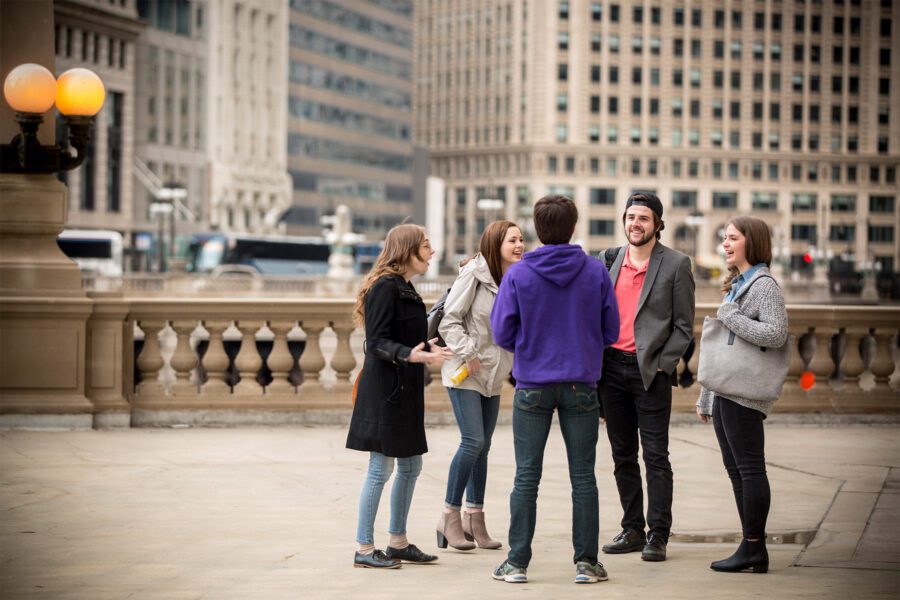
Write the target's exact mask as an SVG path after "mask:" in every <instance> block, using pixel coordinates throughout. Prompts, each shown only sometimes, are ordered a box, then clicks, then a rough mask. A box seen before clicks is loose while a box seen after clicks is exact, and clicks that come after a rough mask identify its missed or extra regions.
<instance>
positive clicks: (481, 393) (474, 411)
mask: <svg viewBox="0 0 900 600" xmlns="http://www.w3.org/2000/svg"><path fill="white" fill-rule="evenodd" d="M479 249H480V252H479V253H478V254H476V255H475V256H474V257H473V258H471V259H469V260H467V261H465V262H464V263H463V264H462V266H461V267H462V268H461V270H460V273H459V277H458V278H457V279H456V281H455V282H454V283H453V287H452V288H451V289H450V294H449V296H447V301H446V303H445V304H444V318H443V319H442V321H441V325H440V327H439V329H438V330H439V332H440V334H441V336H442V337H443V338H444V340H445V342H446V343H447V347H448V348H449V349H450V350H451V351H452V352H453V354H454V357H453V358H452V359H448V360H447V362H445V363H444V366H443V368H442V369H441V378H442V380H443V384H444V386H446V387H447V390H448V393H449V394H450V402H451V404H452V405H453V413H454V415H455V416H456V422H457V424H458V425H459V431H460V434H461V440H460V444H459V448H458V449H457V451H456V455H455V456H454V457H453V461H452V462H451V463H450V473H449V476H448V480H447V495H446V497H445V500H444V512H443V513H442V514H441V519H440V521H439V522H438V525H437V541H438V546H439V547H441V548H446V547H447V545H448V544H449V545H450V546H452V547H454V548H456V549H458V550H471V549H473V548H475V544H474V543H472V540H474V541H476V542H477V543H478V546H479V547H481V548H491V549H497V548H500V547H501V546H502V544H501V543H500V542H498V541H497V540H494V539H492V538H491V537H490V535H488V532H487V527H486V526H485V521H484V511H483V507H484V493H485V487H486V482H487V457H488V451H489V450H490V447H491V436H492V435H493V433H494V426H495V425H496V423H497V413H498V412H499V410H500V390H501V388H502V387H503V381H504V380H505V379H506V378H507V377H508V376H509V372H510V370H511V369H512V354H511V353H509V352H507V351H506V350H504V349H502V348H500V347H499V346H497V345H496V344H495V343H494V338H493V335H492V334H491V309H493V307H494V299H495V298H496V297H497V290H498V288H499V285H500V280H501V278H502V277H503V274H504V273H505V272H506V270H507V269H508V268H509V267H510V266H511V265H512V264H513V263H516V262H518V261H519V260H521V258H522V253H523V252H524V250H525V245H524V240H523V238H522V232H521V231H520V230H519V228H518V227H517V226H516V224H515V223H512V222H510V221H494V222H493V223H491V224H490V225H488V226H487V228H486V229H485V230H484V233H483V234H482V236H481V243H480V248H479ZM466 371H467V372H468V374H467V375H463V373H465V372H466ZM463 492H465V494H466V512H465V513H464V515H461V514H460V509H461V508H462V496H463Z"/></svg>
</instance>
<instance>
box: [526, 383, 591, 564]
mask: <svg viewBox="0 0 900 600" xmlns="http://www.w3.org/2000/svg"><path fill="white" fill-rule="evenodd" d="M554 409H555V410H557V411H558V413H559V428H560V430H561V431H562V435H563V440H564V441H565V444H566V456H567V458H568V460H569V481H570V482H571V483H572V546H573V548H574V550H575V556H574V559H575V562H578V561H580V560H588V561H593V562H596V561H597V545H598V543H597V539H598V537H599V535H600V515H599V511H600V507H599V501H598V498H597V479H596V477H595V475H594V466H595V462H596V458H597V432H598V429H599V426H600V405H599V402H598V401H597V390H596V389H595V388H594V387H593V386H590V385H587V384H584V383H557V384H552V385H548V386H546V387H541V388H531V389H519V390H516V395H515V399H514V400H513V440H514V444H515V452H516V481H515V485H514V487H513V491H512V494H510V496H509V512H510V522H509V556H508V559H509V562H510V563H511V564H513V565H514V566H517V567H523V568H524V567H527V566H528V563H530V562H531V540H532V538H533V537H534V525H535V521H536V520H537V492H538V485H539V484H540V482H541V472H542V470H543V466H544V448H545V447H546V445H547V436H548V435H549V434H550V425H551V423H552V422H553V411H554Z"/></svg>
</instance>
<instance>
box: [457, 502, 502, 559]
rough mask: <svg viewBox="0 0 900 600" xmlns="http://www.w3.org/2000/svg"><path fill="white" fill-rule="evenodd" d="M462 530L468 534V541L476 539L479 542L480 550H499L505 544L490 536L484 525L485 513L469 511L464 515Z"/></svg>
mask: <svg viewBox="0 0 900 600" xmlns="http://www.w3.org/2000/svg"><path fill="white" fill-rule="evenodd" d="M462 528H463V532H464V533H465V534H466V539H467V540H471V539H474V540H475V541H476V542H478V547H479V548H487V549H489V550H497V549H498V548H502V547H503V544H501V543H500V542H498V541H497V540H495V539H492V538H491V536H490V535H488V532H487V526H485V524H484V513H483V512H468V511H467V512H465V513H463V524H462Z"/></svg>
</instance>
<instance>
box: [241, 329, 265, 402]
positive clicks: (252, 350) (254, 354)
mask: <svg viewBox="0 0 900 600" xmlns="http://www.w3.org/2000/svg"><path fill="white" fill-rule="evenodd" d="M234 326H235V327H237V329H238V330H239V331H240V332H241V347H240V350H238V355H237V357H236V358H235V359H234V366H236V367H237V369H238V372H239V373H240V375H241V380H240V381H239V382H238V384H237V385H236V386H234V394H235V395H238V396H261V395H262V393H263V388H262V386H261V385H259V382H258V381H257V380H256V374H257V373H258V372H259V369H260V367H262V364H263V361H262V357H260V355H259V351H258V350H257V349H256V331H257V330H258V329H259V323H252V322H247V321H235V322H234Z"/></svg>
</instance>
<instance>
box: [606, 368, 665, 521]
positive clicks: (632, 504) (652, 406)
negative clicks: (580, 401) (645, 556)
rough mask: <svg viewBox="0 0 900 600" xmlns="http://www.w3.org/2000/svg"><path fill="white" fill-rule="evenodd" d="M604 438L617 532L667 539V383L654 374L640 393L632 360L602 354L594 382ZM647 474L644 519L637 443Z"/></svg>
mask: <svg viewBox="0 0 900 600" xmlns="http://www.w3.org/2000/svg"><path fill="white" fill-rule="evenodd" d="M600 385H601V391H600V394H601V398H602V401H603V410H604V413H605V416H606V434H607V435H608V436H609V445H610V447H611V448H612V457H613V463H614V464H615V476H616V487H618V489H619V500H620V501H621V503H622V510H623V511H624V514H623V516H622V528H623V529H634V530H636V531H644V527H645V525H649V526H650V530H651V531H656V532H658V533H661V534H663V535H665V536H666V537H668V535H669V532H670V530H671V529H672V465H671V464H670V463H669V417H670V416H671V413H672V383H671V380H670V378H669V375H668V374H667V373H662V372H660V373H657V374H656V377H655V378H654V379H653V383H652V384H651V385H650V389H649V390H645V389H644V383H643V381H642V380H641V372H640V370H639V369H638V365H637V359H636V357H626V356H623V355H622V354H621V353H617V352H615V351H610V350H607V351H606V353H605V354H604V359H603V378H602V379H601V381H600ZM639 441H640V448H641V454H642V456H643V459H644V467H645V469H646V472H647V500H648V502H647V519H646V521H645V520H644V493H643V488H642V485H641V483H642V481H641V467H640V466H639V465H638V458H637V456H638V442H639Z"/></svg>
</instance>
